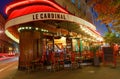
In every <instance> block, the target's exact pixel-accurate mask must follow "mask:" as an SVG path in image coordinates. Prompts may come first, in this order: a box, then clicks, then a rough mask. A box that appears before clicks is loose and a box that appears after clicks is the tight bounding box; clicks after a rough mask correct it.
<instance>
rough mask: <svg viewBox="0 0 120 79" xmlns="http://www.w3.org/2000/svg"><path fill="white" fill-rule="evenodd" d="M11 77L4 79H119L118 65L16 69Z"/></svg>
mask: <svg viewBox="0 0 120 79" xmlns="http://www.w3.org/2000/svg"><path fill="white" fill-rule="evenodd" d="M12 73H13V74H12V75H11V77H6V78H5V79H120V66H117V68H112V67H111V66H107V67H103V66H101V67H93V66H86V67H83V68H82V69H76V70H69V71H66V70H62V71H58V72H48V71H40V70H39V71H36V72H27V71H25V72H24V71H18V70H17V69H15V70H14V72H12Z"/></svg>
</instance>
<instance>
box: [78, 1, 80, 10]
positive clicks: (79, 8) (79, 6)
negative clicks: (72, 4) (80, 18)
mask: <svg viewBox="0 0 120 79" xmlns="http://www.w3.org/2000/svg"><path fill="white" fill-rule="evenodd" d="M78 8H79V9H80V0H78Z"/></svg>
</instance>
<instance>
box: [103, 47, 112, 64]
mask: <svg viewBox="0 0 120 79" xmlns="http://www.w3.org/2000/svg"><path fill="white" fill-rule="evenodd" d="M102 49H103V53H104V62H114V54H113V49H112V48H111V47H103V48H102Z"/></svg>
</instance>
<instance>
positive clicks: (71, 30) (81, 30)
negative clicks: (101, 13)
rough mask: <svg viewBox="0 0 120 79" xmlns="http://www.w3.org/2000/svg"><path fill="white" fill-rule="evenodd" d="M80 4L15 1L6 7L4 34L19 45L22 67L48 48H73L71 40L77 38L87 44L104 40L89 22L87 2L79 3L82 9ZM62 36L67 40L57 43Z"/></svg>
mask: <svg viewBox="0 0 120 79" xmlns="http://www.w3.org/2000/svg"><path fill="white" fill-rule="evenodd" d="M76 1H78V2H76ZM78 3H79V0H75V2H74V0H73V2H72V1H71V0H62V1H61V0H16V1H13V2H12V3H11V4H10V5H8V6H7V8H6V14H8V16H9V17H8V21H7V22H6V24H5V33H6V35H7V36H8V37H10V38H11V39H13V40H14V41H16V42H18V43H19V45H20V57H19V69H26V68H27V67H30V66H31V61H32V60H35V59H36V58H38V57H41V55H43V53H44V52H47V50H50V51H56V49H57V47H58V46H60V47H61V48H62V46H63V47H65V48H66V50H67V51H73V47H74V46H73V45H74V44H73V43H72V42H73V41H72V39H77V41H76V43H79V42H80V40H84V42H85V41H86V42H85V45H86V46H89V44H90V43H92V42H101V41H102V37H101V36H100V34H99V33H98V32H97V31H96V27H95V26H94V25H93V24H91V23H90V21H91V18H89V17H91V15H89V13H88V12H89V11H88V10H89V8H88V7H87V6H86V5H85V1H84V0H83V1H82V2H81V3H79V4H80V5H81V6H79V7H80V8H79V7H78V6H77V5H78ZM82 7H84V8H85V9H84V8H82ZM80 17H83V18H84V19H87V20H88V21H89V22H88V21H86V20H84V19H82V18H80ZM86 17H88V18H86ZM61 37H65V38H66V42H65V43H63V42H60V40H59V41H57V42H59V44H58V43H56V39H60V38H61ZM64 41H65V40H64ZM87 41H89V43H87ZM63 44H64V45H63ZM79 44H80V43H79ZM79 44H78V46H77V47H78V48H80V45H79ZM74 48H75V47H74Z"/></svg>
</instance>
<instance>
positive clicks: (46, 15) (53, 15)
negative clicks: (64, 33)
mask: <svg viewBox="0 0 120 79" xmlns="http://www.w3.org/2000/svg"><path fill="white" fill-rule="evenodd" d="M32 17H33V20H44V19H61V20H65V19H66V16H65V14H61V13H35V14H33V15H32Z"/></svg>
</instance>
